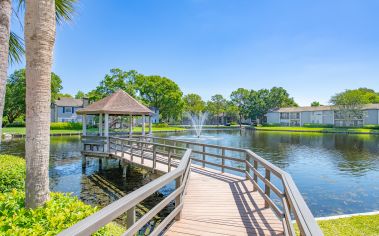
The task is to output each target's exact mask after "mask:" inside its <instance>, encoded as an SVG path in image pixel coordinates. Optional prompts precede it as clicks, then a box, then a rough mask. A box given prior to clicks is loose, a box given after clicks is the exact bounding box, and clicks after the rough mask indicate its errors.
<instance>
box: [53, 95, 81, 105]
mask: <svg viewBox="0 0 379 236" xmlns="http://www.w3.org/2000/svg"><path fill="white" fill-rule="evenodd" d="M54 104H55V105H57V106H60V107H82V106H83V99H76V98H69V97H62V98H58V99H57V100H55V102H54Z"/></svg>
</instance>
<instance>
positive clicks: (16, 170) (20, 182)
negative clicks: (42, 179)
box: [0, 155, 26, 231]
mask: <svg viewBox="0 0 379 236" xmlns="http://www.w3.org/2000/svg"><path fill="white" fill-rule="evenodd" d="M25 175H26V174H25V160H24V159H22V158H21V157H16V156H12V155H0V192H2V193H4V192H9V191H11V190H12V189H17V190H23V189H24V182H25ZM0 231H1V230H0Z"/></svg>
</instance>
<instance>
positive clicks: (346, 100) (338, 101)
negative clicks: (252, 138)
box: [330, 88, 379, 105]
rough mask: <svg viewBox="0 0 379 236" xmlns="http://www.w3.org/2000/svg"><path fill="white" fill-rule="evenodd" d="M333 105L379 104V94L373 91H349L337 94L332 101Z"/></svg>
mask: <svg viewBox="0 0 379 236" xmlns="http://www.w3.org/2000/svg"><path fill="white" fill-rule="evenodd" d="M330 103H331V104H333V105H348V104H350V105H351V104H369V103H379V94H378V93H377V92H375V91H374V90H372V89H368V88H358V89H348V90H345V91H344V92H341V93H337V94H336V95H334V96H333V97H332V98H331V99H330Z"/></svg>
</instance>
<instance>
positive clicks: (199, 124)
mask: <svg viewBox="0 0 379 236" xmlns="http://www.w3.org/2000/svg"><path fill="white" fill-rule="evenodd" d="M187 116H188V118H189V119H190V120H191V123H192V127H193V129H194V130H195V133H196V137H198V138H200V135H201V131H202V129H203V126H204V122H205V120H206V119H207V117H208V113H206V112H204V113H202V112H199V114H198V115H193V114H191V113H187Z"/></svg>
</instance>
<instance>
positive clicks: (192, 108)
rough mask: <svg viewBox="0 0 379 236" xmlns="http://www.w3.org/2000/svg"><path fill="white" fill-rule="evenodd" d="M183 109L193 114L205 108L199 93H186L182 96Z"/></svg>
mask: <svg viewBox="0 0 379 236" xmlns="http://www.w3.org/2000/svg"><path fill="white" fill-rule="evenodd" d="M183 102H184V111H186V112H189V113H191V114H192V115H194V114H196V115H197V114H199V113H200V112H203V111H204V109H205V102H204V101H203V99H202V98H201V96H200V95H198V94H195V93H190V94H187V95H185V96H184V97H183Z"/></svg>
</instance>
